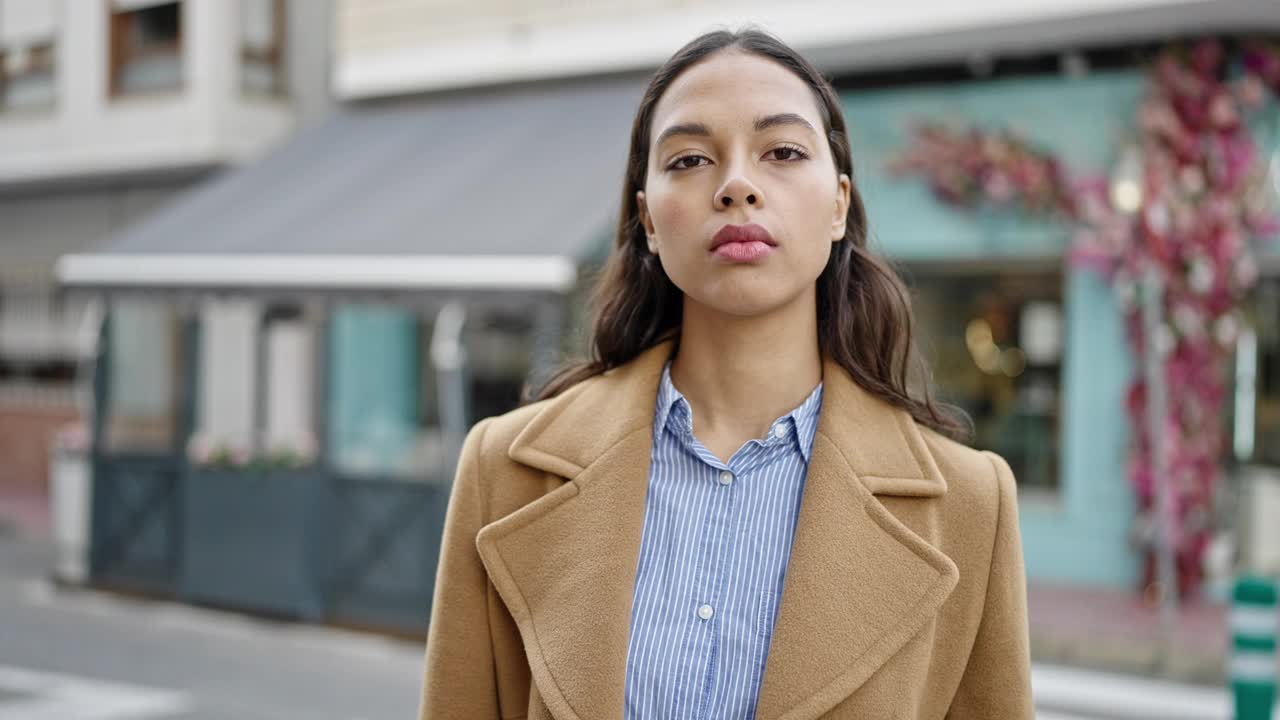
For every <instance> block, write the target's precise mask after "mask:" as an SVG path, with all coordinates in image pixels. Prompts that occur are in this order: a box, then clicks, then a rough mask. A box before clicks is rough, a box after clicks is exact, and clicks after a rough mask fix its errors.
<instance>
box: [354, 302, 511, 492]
mask: <svg viewBox="0 0 1280 720" xmlns="http://www.w3.org/2000/svg"><path fill="white" fill-rule="evenodd" d="M332 328H333V329H332V334H331V340H330V342H331V345H330V348H329V351H330V373H329V382H330V411H329V441H330V449H331V453H332V460H333V464H334V466H335V467H337V468H338V469H339V470H340V471H341V472H343V473H345V474H347V475H351V476H355V477H362V478H370V479H376V478H384V477H389V478H403V479H412V480H427V481H433V480H439V479H441V478H440V474H441V472H442V469H443V468H446V467H448V466H449V460H450V459H449V458H448V457H446V453H447V452H448V448H447V447H446V446H445V443H446V438H445V437H444V435H443V432H442V428H441V412H440V401H441V388H440V386H439V377H438V375H437V372H436V368H435V367H434V365H433V363H432V359H431V339H432V334H433V332H434V331H435V322H434V314H433V312H432V311H423V312H414V311H410V310H404V309H399V308H395V307H392V306H381V305H354V304H353V305H344V306H341V307H339V308H337V309H335V312H334V317H333V325H332ZM463 344H464V346H465V348H466V353H467V367H466V372H465V377H466V389H465V395H466V397H467V406H468V412H467V417H468V419H469V420H470V421H471V422H474V421H475V420H477V419H479V418H483V417H488V416H490V415H497V414H501V413H504V412H506V411H508V410H511V409H513V408H515V407H516V406H517V405H519V401H520V392H521V390H522V388H523V385H524V382H525V378H526V376H527V374H528V372H529V367H530V358H531V353H530V349H531V325H530V322H529V320H528V319H526V318H524V317H523V316H522V315H521V314H519V313H510V314H507V313H495V312H483V311H481V310H478V309H470V308H469V309H468V315H467V322H466V325H465V326H464V330H463Z"/></svg>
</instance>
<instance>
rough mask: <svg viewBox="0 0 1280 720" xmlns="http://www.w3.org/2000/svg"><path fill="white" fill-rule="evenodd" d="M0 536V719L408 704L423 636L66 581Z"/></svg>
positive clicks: (238, 717) (403, 713)
mask: <svg viewBox="0 0 1280 720" xmlns="http://www.w3.org/2000/svg"><path fill="white" fill-rule="evenodd" d="M51 562H52V551H51V548H49V546H48V544H47V543H43V542H39V541H31V540H29V539H22V538H18V537H15V536H10V537H8V538H3V537H0V720H292V719H294V718H307V719H308V720H382V719H384V718H385V719H386V720H392V719H393V718H394V719H400V720H402V719H403V718H411V717H414V715H415V713H416V711H417V701H418V690H419V686H420V683H421V666H422V644H421V643H419V642H410V641H404V640H397V639H393V638H386V637H382V636H377V635H370V634H364V633H356V632H350V631H344V630H339V629H334V628H327V627H319V626H310V625H302V624H292V623H280V622H273V621H269V620H262V619H257V618H252V617H247V616H244V615H239V614H236V613H229V612H220V611H215V610H208V609H203V608H195V607H191V606H186V605H182V604H178V603H170V602H152V601H145V600H138V599H136V598H123V597H119V596H115V595H112V594H109V593H104V592H98V591H93V590H75V589H65V588H63V587H60V586H55V585H54V584H53V583H51V582H50V581H49V580H48V579H47V575H48V568H49V567H50V563H51Z"/></svg>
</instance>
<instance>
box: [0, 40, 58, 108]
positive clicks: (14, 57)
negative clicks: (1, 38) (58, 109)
mask: <svg viewBox="0 0 1280 720" xmlns="http://www.w3.org/2000/svg"><path fill="white" fill-rule="evenodd" d="M54 60H55V53H54V45H53V43H41V44H38V45H25V46H23V45H9V46H5V47H0V109H3V110H40V109H47V108H51V107H53V105H54V100H55V99H56V97H57V88H56V86H55V85H54Z"/></svg>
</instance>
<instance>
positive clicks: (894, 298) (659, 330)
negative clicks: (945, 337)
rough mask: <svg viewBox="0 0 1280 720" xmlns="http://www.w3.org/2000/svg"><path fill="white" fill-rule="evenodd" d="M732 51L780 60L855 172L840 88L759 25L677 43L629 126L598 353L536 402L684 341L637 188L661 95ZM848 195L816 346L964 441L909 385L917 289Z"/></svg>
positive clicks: (678, 308)
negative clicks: (648, 238) (882, 249)
mask: <svg viewBox="0 0 1280 720" xmlns="http://www.w3.org/2000/svg"><path fill="white" fill-rule="evenodd" d="M731 49H732V50H735V51H738V52H744V53H750V54H753V55H758V56H760V57H764V58H768V59H770V60H773V61H774V62H776V63H778V64H780V65H782V66H783V67H785V68H786V69H788V70H790V71H791V72H793V73H795V75H796V76H797V77H799V78H800V79H801V80H803V81H804V82H805V84H807V85H808V86H809V87H810V89H812V90H813V94H814V96H815V97H816V99H817V101H818V108H819V110H820V111H821V113H822V121H823V125H824V130H825V131H826V136H827V141H828V142H829V143H830V145H831V151H832V152H831V154H832V156H833V157H834V159H835V164H836V171H837V173H845V174H847V175H848V176H849V177H850V178H853V161H852V159H851V158H850V154H849V139H848V134H847V132H846V130H845V122H844V116H843V114H842V113H841V111H840V102H839V100H838V99H837V96H836V93H835V90H834V89H832V87H831V84H830V83H828V82H827V81H826V79H824V78H823V77H822V75H821V74H820V73H819V72H818V71H817V70H816V69H815V68H814V67H813V66H812V65H811V64H810V63H809V62H808V61H807V60H805V59H804V58H803V57H802V56H801V55H800V54H799V53H797V52H796V51H794V50H792V49H791V48H790V47H788V46H787V45H786V44H785V43H783V42H782V41H780V40H778V39H777V38H775V37H773V36H772V35H769V34H767V33H765V32H762V31H760V30H757V29H754V28H747V29H744V30H740V31H738V32H729V31H724V30H721V31H716V32H709V33H706V34H705V35H702V36H700V37H698V38H696V39H694V40H693V41H692V42H690V43H688V44H687V45H685V46H684V47H682V48H680V50H678V51H677V52H676V53H675V54H674V55H672V56H671V58H670V59H669V60H667V62H666V63H665V64H663V65H662V67H660V68H658V71H657V72H656V73H655V74H654V76H653V79H652V80H651V81H650V82H649V86H648V88H647V89H646V90H645V92H644V96H643V98H642V99H641V100H640V107H639V109H638V110H637V111H636V117H635V122H634V123H633V124H632V127H631V152H630V159H629V160H628V162H627V172H626V179H625V182H624V184H623V188H622V205H621V212H620V215H619V218H618V230H617V236H616V238H615V240H614V248H613V252H612V253H610V256H609V259H608V260H607V262H606V263H605V267H604V270H603V272H602V274H601V276H600V278H599V280H598V282H597V284H596V286H595V290H594V293H593V304H594V307H595V316H594V323H593V337H592V355H591V359H590V360H587V361H579V362H575V363H572V364H570V365H567V366H565V367H563V368H561V369H560V370H559V371H558V372H556V373H555V374H554V375H552V376H551V378H550V379H549V380H548V381H547V382H546V384H545V385H543V387H542V388H541V390H539V391H538V393H537V394H536V398H535V399H539V400H540V399H544V398H549V397H554V396H556V395H558V394H560V393H562V392H564V391H565V390H567V389H568V388H570V387H572V386H573V385H575V384H577V383H579V382H582V381H583V380H586V379H588V378H591V377H594V376H596V375H599V374H601V373H603V372H605V371H606V370H609V369H611V368H615V367H618V366H620V365H623V364H625V363H627V362H629V361H631V360H633V359H634V358H635V357H636V356H638V355H640V354H641V353H642V352H644V351H645V350H647V349H649V348H651V347H653V346H654V345H656V344H658V343H660V342H662V341H664V340H667V339H672V338H674V339H676V340H677V341H678V340H679V331H680V323H681V316H682V307H683V293H682V292H681V291H680V289H679V288H677V287H676V286H675V284H674V283H672V282H671V279H670V278H669V277H667V274H666V272H665V271H664V270H663V269H662V265H661V263H658V262H654V261H653V259H652V258H651V256H650V253H649V252H648V249H647V246H646V243H645V233H644V228H643V226H642V225H641V223H640V219H639V215H638V208H637V205H636V191H638V190H642V189H644V185H645V177H646V174H647V170H648V165H649V143H650V135H651V132H652V129H653V113H654V108H655V107H656V106H657V104H658V101H659V100H660V99H661V98H662V96H663V94H664V93H665V92H666V90H667V88H668V87H670V86H671V83H672V82H674V81H675V79H676V78H678V77H679V76H680V75H681V73H683V72H684V71H686V70H688V69H689V68H690V67H692V66H693V65H695V64H696V63H698V62H699V61H701V60H704V59H706V58H707V57H709V56H711V55H712V54H714V53H717V52H721V51H724V50H731ZM851 195H852V197H851V200H850V203H849V212H848V218H847V222H846V223H845V233H844V237H843V238H842V239H841V240H840V241H839V242H836V243H832V245H831V256H830V257H829V258H828V259H827V265H826V267H825V268H824V269H823V271H822V274H821V275H820V276H819V277H818V281H817V312H818V342H819V348H820V350H821V351H822V353H823V354H824V355H826V356H827V357H829V358H830V359H832V360H834V361H835V362H836V363H838V364H839V365H840V366H841V367H843V368H844V369H845V370H847V371H848V372H849V375H850V376H851V377H852V378H853V380H854V382H856V383H858V385H860V386H861V387H863V388H864V389H865V390H867V391H868V392H870V393H872V394H874V395H876V396H877V397H879V398H881V399H883V400H884V401H886V402H888V403H889V404H891V405H893V406H896V407H899V408H902V409H904V410H907V411H909V412H910V413H911V415H912V417H913V418H915V420H916V421H917V422H918V423H920V424H922V425H924V426H926V427H929V428H932V429H934V430H936V431H938V432H940V433H942V434H944V435H946V436H948V437H952V438H955V439H958V440H966V439H968V438H969V436H970V435H971V433H972V431H971V423H970V422H969V420H968V418H967V417H966V416H965V414H964V413H963V412H961V411H960V410H959V409H957V408H954V407H952V406H949V405H944V404H941V403H937V402H935V401H933V400H932V399H931V398H930V396H929V390H928V383H927V381H926V382H924V383H921V385H922V389H921V397H919V398H916V397H913V396H912V395H911V394H910V392H909V390H908V383H909V370H910V367H911V364H912V363H917V364H918V370H919V371H921V372H922V377H923V378H926V380H927V377H928V369H927V367H926V366H925V363H924V361H923V359H922V358H919V357H918V356H917V355H916V354H915V353H913V352H912V347H911V346H912V337H911V326H912V319H911V304H910V296H909V294H908V292H907V290H906V287H905V286H904V285H903V283H902V281H901V280H900V279H899V278H898V275H897V273H895V272H894V270H893V269H892V268H891V267H890V266H889V265H888V264H887V263H886V262H885V261H883V260H882V259H880V258H878V257H876V256H875V255H873V254H871V252H870V251H868V249H867V216H866V210H865V208H864V207H863V204H862V198H861V196H860V195H859V194H858V190H857V186H856V185H855V186H854V187H853V189H852V193H851Z"/></svg>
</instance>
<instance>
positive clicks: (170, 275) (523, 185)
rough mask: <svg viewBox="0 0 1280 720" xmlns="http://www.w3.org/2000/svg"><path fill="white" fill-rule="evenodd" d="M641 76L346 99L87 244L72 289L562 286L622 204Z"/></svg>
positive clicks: (73, 258)
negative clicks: (355, 102) (367, 101)
mask: <svg viewBox="0 0 1280 720" xmlns="http://www.w3.org/2000/svg"><path fill="white" fill-rule="evenodd" d="M641 91H642V81H641V80H640V79H637V78H626V79H619V78H610V79H593V80H586V81H577V82H567V83H557V84H554V85H548V84H542V85H531V86H522V87H511V88H500V89H489V90H484V91H476V92H468V93H450V94H446V95H440V96H434V97H430V98H418V99H412V100H400V101H395V102H384V103H379V104H376V105H369V106H353V107H348V108H344V109H342V110H340V111H339V112H338V113H337V114H336V115H335V116H333V117H331V118H329V119H327V120H324V121H322V122H320V123H317V124H316V125H314V126H312V127H310V128H307V129H304V130H302V131H301V132H299V133H298V134H297V135H296V136H294V137H293V138H292V139H290V140H289V141H287V142H285V143H284V144H283V145H281V146H280V147H278V148H277V149H275V150H274V151H272V152H270V153H269V154H268V155H266V156H265V157H263V158H261V159H259V160H257V161H254V162H253V163H251V164H249V165H247V166H245V167H242V168H239V169H235V170H232V171H228V172H227V173H225V174H223V175H221V176H219V177H217V178H215V179H213V180H211V181H209V182H208V183H206V184H204V185H201V186H200V187H198V188H196V189H195V190H192V191H191V192H189V193H187V194H185V195H183V196H182V197H180V198H178V199H177V200H175V201H174V202H173V203H172V204H170V205H168V206H166V207H164V208H162V209H160V210H158V211H157V212H156V213H154V214H153V215H151V216H149V217H147V218H146V219H144V220H143V221H141V222H140V223H138V224H136V225H133V226H131V227H128V228H126V229H125V230H124V231H122V232H119V233H117V234H115V235H113V236H111V237H110V238H108V239H107V241H106V242H105V243H104V245H103V247H102V248H101V249H100V250H99V251H97V252H94V253H89V254H76V255H66V256H63V257H62V258H61V260H60V263H59V277H60V279H61V281H62V282H63V283H64V284H65V285H67V286H69V287H73V288H90V289H128V288H170V287H172V288H176V289H185V290H190V289H199V288H209V289H222V290H235V289H237V288H250V289H253V288H259V289H273V290H275V289H279V290H288V289H302V288H305V289H311V290H326V289H369V290H422V289H435V288H439V289H450V288H454V287H457V288H459V289H489V290H503V289H505V288H511V289H525V290H552V291H564V290H567V289H568V286H569V285H571V284H572V282H573V273H574V269H575V267H576V263H577V261H578V260H579V259H580V258H582V257H584V256H585V255H587V254H588V253H589V252H590V251H591V245H592V243H593V242H597V241H598V240H599V239H600V238H601V237H602V236H604V235H606V234H607V233H608V230H609V225H610V223H611V221H612V218H613V217H615V216H616V215H615V214H616V211H617V203H618V198H619V192H620V190H621V184H622V175H623V171H624V163H625V154H626V149H627V141H628V137H629V133H630V123H631V116H632V113H633V112H634V109H635V107H636V104H637V102H638V101H639V97H640V93H641Z"/></svg>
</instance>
